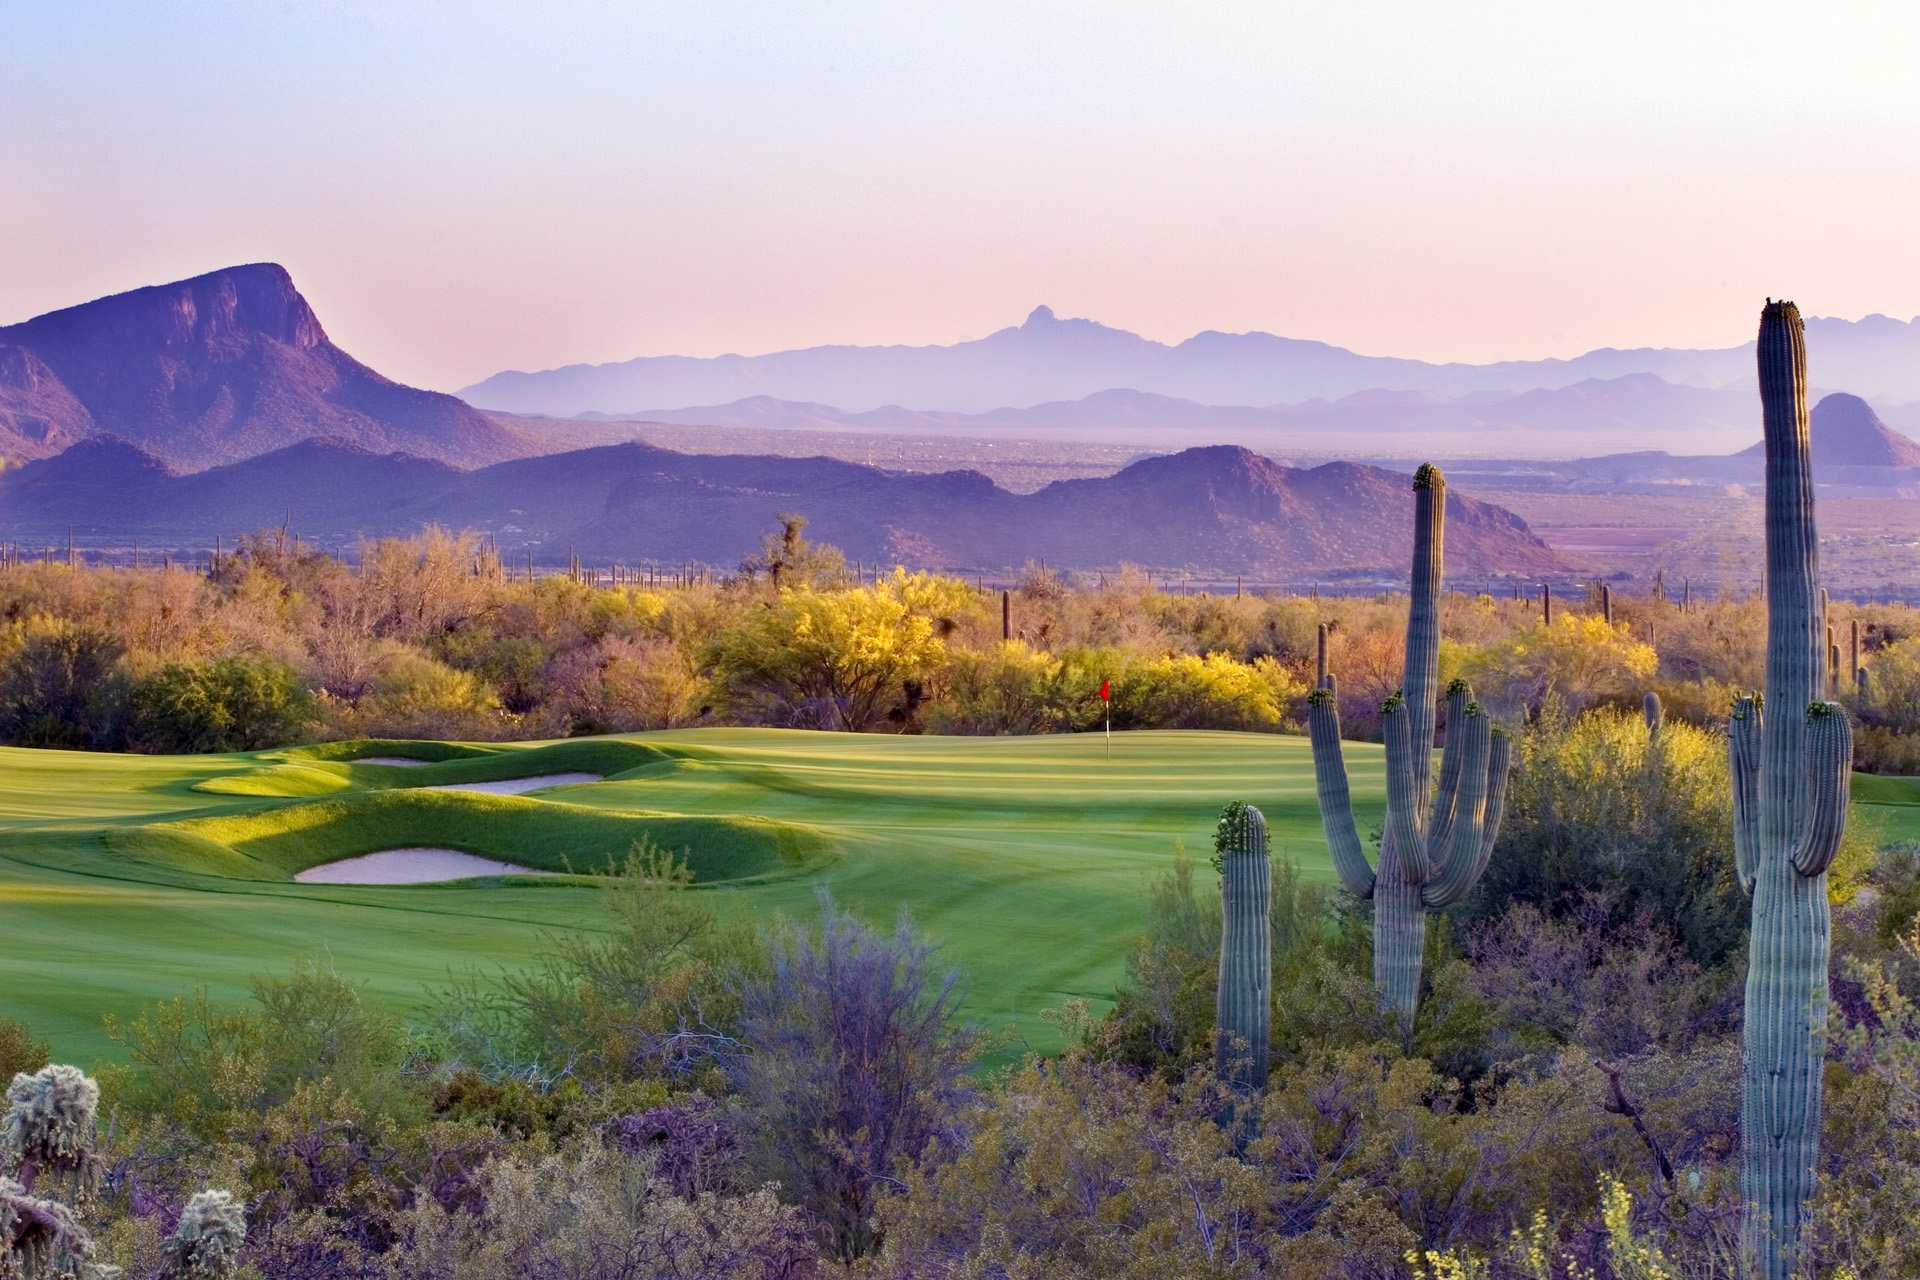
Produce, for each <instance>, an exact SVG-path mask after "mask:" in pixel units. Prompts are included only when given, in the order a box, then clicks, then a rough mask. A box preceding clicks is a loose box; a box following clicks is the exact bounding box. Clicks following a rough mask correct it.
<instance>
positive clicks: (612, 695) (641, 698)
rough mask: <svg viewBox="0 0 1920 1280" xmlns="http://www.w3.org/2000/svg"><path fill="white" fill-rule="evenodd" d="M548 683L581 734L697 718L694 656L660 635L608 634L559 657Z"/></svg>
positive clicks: (697, 676) (661, 726) (559, 706)
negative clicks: (643, 636)
mask: <svg viewBox="0 0 1920 1280" xmlns="http://www.w3.org/2000/svg"><path fill="white" fill-rule="evenodd" d="M545 684H546V686H547V688H548V689H549V690H550V698H551V700H552V703H553V705H554V706H555V709H557V710H558V711H560V712H561V714H563V715H565V716H566V718H567V720H568V722H569V723H570V725H571V726H572V728H573V731H574V732H575V733H624V732H630V731H632V730H636V729H672V728H677V727H679V726H680V725H683V724H686V723H688V722H689V721H690V720H692V719H694V718H696V717H695V712H694V707H695V705H696V704H697V702H698V699H699V695H700V693H701V690H702V687H703V684H702V681H701V679H700V673H699V670H698V665H697V663H696V661H695V659H694V656H693V655H692V654H691V653H689V652H688V651H687V650H685V649H682V648H681V647H679V646H677V645H675V644H673V643H672V642H671V641H667V640H660V639H627V638H623V637H619V636H608V637H605V638H602V639H600V640H596V641H594V642H593V643H592V644H590V645H588V646H586V647H584V648H580V649H574V650H572V651H570V652H568V653H565V654H562V655H560V656H559V657H556V658H555V659H554V660H553V662H552V663H551V664H550V665H549V666H548V668H547V671H546V675H545Z"/></svg>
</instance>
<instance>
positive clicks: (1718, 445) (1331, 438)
mask: <svg viewBox="0 0 1920 1280" xmlns="http://www.w3.org/2000/svg"><path fill="white" fill-rule="evenodd" d="M597 416H598V415H597ZM1759 419H1760V397H1759V394H1758V393H1757V392H1756V391H1755V390H1754V388H1753V387H1752V385H1751V380H1749V382H1748V383H1747V384H1742V385H1736V386H1731V387H1723V388H1707V387H1689V386H1678V385H1675V384H1673V383H1670V382H1667V381H1666V380H1665V379H1663V378H1660V377H1659V376H1657V375H1655V374H1650V373H1637V374H1628V375H1625V376H1623V377H1619V378H1610V379H1597V378H1596V379H1589V380H1587V381H1584V382H1577V383H1574V384H1572V385H1571V386H1566V387H1556V388H1552V389H1550V390H1539V391H1527V392H1520V393H1516V394H1509V393H1505V392H1475V393H1470V394H1467V395H1463V396H1449V395H1446V394H1444V393H1442V392H1437V391H1387V390H1369V391H1360V392H1355V393H1354V394H1353V395H1350V396H1344V397H1342V398H1341V399H1339V400H1335V401H1327V400H1310V401H1307V402H1305V403H1303V404H1297V405H1278V406H1274V407H1270V408H1252V407H1244V406H1241V407H1236V406H1225V405H1205V404H1198V403H1196V402H1194V401H1192V400H1184V399H1180V398H1178V397H1174V396H1163V395H1157V394H1155V393H1153V392H1147V391H1126V390H1109V391H1099V392H1095V393H1094V394H1093V395H1090V396H1087V397H1085V398H1084V399H1080V400H1068V401H1057V402H1053V403H1048V404H1038V405H1034V406H1033V407H1032V408H1027V409H1013V408H1008V409H995V410H992V411H990V412H987V413H937V412H931V411H925V410H914V409H903V408H901V407H899V406H898V405H887V406H885V407H883V408H879V409H871V410H868V411H866V412H864V413H850V412H847V411H845V410H842V409H837V408H835V407H834V406H832V405H826V404H818V403H797V402H793V401H787V400H777V399H774V398H773V397H771V396H754V397H750V398H748V399H745V400H739V401H735V402H734V403H733V404H727V405H705V406H700V407H696V408H690V409H669V410H654V411H648V412H645V413H639V414H634V415H632V416H631V418H630V419H628V420H630V421H644V422H663V423H673V424H684V425H696V426H714V427H768V428H780V429H787V430H837V431H870V432H880V433H886V434H894V435H964V436H979V437H992V436H1027V437H1035V436H1039V437H1046V438H1058V439H1082V440H1096V439H1100V440H1113V439H1122V440H1124V439H1137V440H1142V441H1152V442H1155V443H1159V444H1162V445H1166V446H1175V447H1177V446H1178V445H1181V444H1201V443H1219V442H1235V443H1240V444H1246V445H1249V446H1251V447H1253V448H1255V449H1267V450H1273V451H1279V450H1285V451H1289V452H1293V451H1317V452H1328V453H1347V454H1350V455H1357V456H1363V457H1364V456H1380V455H1382V454H1386V455H1390V456H1397V455H1403V454H1407V453H1422V452H1424V453H1431V454H1466V453H1489V452H1491V453H1497V454H1500V455H1501V456H1524V455H1537V456H1551V457H1561V458H1565V457H1571V456H1575V455H1578V454H1582V453H1595V452H1605V451H1616V450H1617V451H1625V450H1631V449H1643V448H1648V447H1651V446H1659V445H1667V444H1671V443H1672V442H1673V439H1674V436H1675V433H1676V432H1684V433H1686V435H1687V437H1688V442H1689V443H1690V444H1691V445H1692V446H1693V447H1694V448H1695V449H1697V450H1698V451H1700V452H1702V453H1708V452H1714V451H1718V450H1727V451H1731V450H1733V449H1735V448H1737V447H1739V445H1740V444H1741V442H1743V441H1745V440H1748V439H1750V438H1751V437H1752V435H1753V430H1754V424H1755V423H1757V422H1758V421H1759ZM525 429H526V430H527V431H529V432H535V431H538V430H539V428H538V427H536V426H534V425H532V424H528V425H527V426H526V427H525Z"/></svg>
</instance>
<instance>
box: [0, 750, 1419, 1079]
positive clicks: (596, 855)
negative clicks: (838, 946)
mask: <svg viewBox="0 0 1920 1280" xmlns="http://www.w3.org/2000/svg"><path fill="white" fill-rule="evenodd" d="M1349 755H1350V758H1351V760H1352V767H1353V772H1354V784H1355V794H1356V797H1357V799H1358V801H1359V803H1360V804H1361V806H1362V807H1363V808H1366V807H1368V806H1372V807H1374V808H1376V809H1377V807H1378V806H1379V805H1380V803H1381V797H1382V780H1381V754H1380V749H1379V748H1378V747H1373V746H1367V745H1363V744H1354V745H1353V746H1351V747H1350V748H1349ZM356 756H383V757H391V756H399V757H409V756H410V757H413V758H416V759H421V760H426V761H430V762H431V763H427V764H424V765H420V766H413V767H407V766H400V765H392V764H373V763H369V764H359V763H353V758H354V757H356ZM570 771H586V772H593V773H600V774H602V775H604V778H605V780H604V781H601V782H593V783H583V784H576V785H570V786H564V787H556V788H553V789H552V790H550V791H541V792H533V793H530V794H529V795H527V796H511V797H508V796H493V795H475V794H470V793H465V792H448V791H435V792H425V791H420V790H417V788H421V787H427V786H436V785H445V784H448V783H470V782H476V781H489V780H502V779H510V778H517V777H525V776H533V775H547V774H555V773H563V772H570ZM1236 799H1238V800H1247V801H1249V802H1252V803H1254V804H1257V805H1259V806H1260V808H1261V809H1263V810H1264V811H1265V813H1266V815H1267V818H1268V821H1269V823H1270V824H1271V827H1272V830H1273V836H1274V844H1275V848H1276V849H1277V850H1284V851H1285V852H1286V853H1288V854H1290V855H1292V856H1293V857H1294V858H1295V859H1296V860H1297V861H1298V862H1299V863H1300V864H1301V866H1302V867H1303V869H1304V870H1305V871H1306V872H1307V873H1308V874H1310V875H1313V876H1317V877H1324V878H1329V879H1330V878H1331V876H1332V869H1331V866H1330V865H1329V863H1328V861H1327V857H1326V849H1325V842H1324V841H1323V839H1322V837H1321V835H1320V830H1319V817H1318V810H1317V809H1316V807H1315V803H1314V796H1313V779H1312V766H1311V762H1310V759H1309V755H1308V749H1307V743H1306V740H1305V739H1304V738H1295V737H1285V736H1276V735H1270V734H1236V733H1178V732H1166V733H1122V734H1115V735H1114V738H1113V744H1112V757H1111V759H1109V758H1108V755H1107V747H1106V744H1105V743H1104V742H1103V741H1102V739H1101V738H1100V737H1099V736H1098V735H1073V736H1066V735H1061V736H1044V737H1033V738H944V737H898V736H891V735H865V734H860V735H854V734H835V733H807V732H797V731H785V730H751V729H707V730H686V731H679V732H669V733H655V734H635V735H627V736H622V737H618V738H602V739H591V740H581V741H569V742H561V743H550V744H548V743H525V744H502V745H462V746H453V745H451V744H437V743H432V744H407V743H396V742H382V743H364V744H354V745H353V746H351V747H344V748H343V747H341V746H339V745H338V744H330V745H328V746H326V747H323V748H315V749H294V750H287V751H271V752H261V753H258V754H254V755H230V756H188V757H162V756H114V755H101V754H90V753H80V752H57V751H28V750H7V749H0V1017H15V1018H25V1019H27V1020H28V1021H30V1022H31V1023H32V1024H33V1026H34V1028H35V1030H36V1032H37V1033H39V1034H41V1035H43V1036H47V1037H50V1038H51V1039H52V1040H53V1041H54V1044H55V1046H56V1049H57V1050H58V1052H59V1053H60V1054H61V1055H63V1056H65V1057H67V1058H71V1059H75V1060H78V1061H81V1062H90V1061H92V1060H94V1059H95V1058H96V1057H100V1056H112V1055H113V1053H114V1052H115V1046H113V1045H112V1044H110V1043H109V1042H108V1041H107V1040H106V1038H105V1036H104V1034H103V1030H102V1025H101V1015H102V1014H103V1013H108V1012H111V1013H115V1014H118V1015H120V1016H122V1017H125V1016H127V1015H129V1014H132V1013H135V1012H137V1011H138V1010H139V1009H140V1008H142V1007H143V1006H144V1005H145V1004H146V1003H147V1002H149V1001H152V1000H154V999H159V998H164V997H169V996H172V995H174V994H175V993H177V992H179V991H181V990H183V989H187V988H190V987H192V986H195V985H196V984H197V985H204V986H205V987H206V988H207V990H208V992H209V993H210V994H211V995H212V996H213V997H214V998H215V999H220V1000H227V1001H235V1000H239V999H242V998H244V992H245V988H246V984H247V981H248V978H249V976H250V975H252V974H255V973H260V972H266V971H276V970H284V969H286V968H288V967H290V966H291V965H292V964H293V963H294V962H295V961H296V960H298V959H299V958H300V957H302V956H305V955H308V954H312V953H316V952H321V953H324V954H326V955H327V956H329V957H331V960H332V962H333V964H334V965H335V966H336V967H337V968H339V969H340V971H341V972H342V973H345V974H348V975H349V976H351V977H353V978H354V979H356V980H358V981H362V982H364V983H365V984H366V989H367V991H368V993H369V994H370V996H371V997H372V998H375V999H377V1000H380V1001H381V1002H383V1003H385V1004H387V1005H388V1006H390V1007H392V1008H395V1009H397V1010H401V1011H406V1010H411V1009H417V1008H418V1007H420V1006H421V1004H422V1002H423V1000H424V999H425V994H424V993H425V989H426V988H428V987H430V986H432V985H434V984H436V983H440V982H443V981H444V980H445V978H446V977H447V975H448V973H449V972H450V971H458V970H464V969H465V968H467V967H468V966H472V965H478V966H480V967H481V968H482V969H483V970H484V969H486V968H489V967H491V966H495V965H503V964H504V965H513V964H517V963H520V962H522V961H524V960H526V959H527V958H528V957H530V956H532V955H533V954H535V953H536V952H538V951H539V950H540V949H541V948H542V946H543V945H544V943H543V939H544V937H545V936H546V935H548V934H550V933H552V932H554V931H556V930H566V929H592V928H596V927H598V926H599V924H600V922H601V919H602V907H601V905H600V903H599V901H598V892H599V891H598V890H597V889H596V888H595V887H593V886H592V885H591V884H590V883H589V882H585V881H583V880H581V879H580V878H578V877H572V876H558V877H553V878H552V879H551V880H547V881H535V880H532V879H530V878H528V877H516V876H506V877H491V878H487V879H482V880H473V881H463V882H459V883H456V884H442V885H405V886H398V885H395V886H344V885H321V884H299V883H295V882H294V881H293V879H292V875H293V873H294V872H295V871H297V870H299V869H302V868H304V867H306V866H311V865H314V864H316V863H320V862H326V861H331V860H334V859H336V858H341V857H346V856H349V855H351V854H357V853H367V852H373V851H375V850H378V849H383V848H389V847H396V846H404V845H422V844H433V845H440V846H445V847H451V848H457V849H462V850H464V851H467V852H472V853H476V854H480V855H482V856H486V857H491V858H498V859H500V860H503V861H509V862H516V863H519V864H521V865H526V866H530V867H537V868H545V869H555V868H560V867H571V868H573V869H575V870H582V871H584V870H590V869H596V868H599V867H602V866H604V865H605V864H606V863H607V861H608V860H609V858H612V857H616V856H618V855H619V854H620V853H622V852H624V850H625V849H626V848H627V847H628V845H629V844H630V843H631V841H632V839H633V838H634V836H635V835H636V834H640V833H645V834H646V835H648V836H649V837H650V838H652V839H654V840H655V841H657V842H658V843H661V844H663V845H665V846H667V847H668V848H670V849H673V850H674V851H676V852H681V851H684V852H685V853H686V854H687V856H688V858H689V860H690V862H691V863H692V864H693V866H694V868H695V871H696V873H697V874H698V875H699V876H700V878H701V879H702V880H703V881H707V882H711V883H713V884H715V885H716V886H718V887H717V888H716V889H715V891H716V892H719V893H722V894H723V895H724V896H725V898H726V900H727V901H729V902H730V903H733V904H735V906H736V907H737V908H739V909H749V910H755V911H761V912H771V911H776V910H778V911H784V912H787V913H788V914H791V915H794V916H806V915H810V914H811V913H812V912H813V911H814V910H815V906H814V901H813V898H814V894H815V891H816V889H817V888H818V887H819V886H822V885H825V886H827V887H829V888H830V889H831V890H832V891H833V894H834V896H835V898H836V899H837V900H838V901H839V902H841V903H842V904H844V905H848V906H851V907H853V908H855V909H857V910H858V911H860V912H861V913H862V914H864V915H865V916H867V917H868V918H869V919H871V920H872V921H873V922H874V923H876V924H879V925H883V926H884V925H888V924H890V923H891V922H892V920H893V918H894V916H895V915H896V914H897V913H898V912H899V911H900V910H901V909H902V908H905V909H906V910H908V911H910V912H911V913H912V914H913V916H914V918H915V919H916V920H917V921H919V923H920V924H921V925H922V926H923V927H924V928H925V929H926V930H927V931H928V932H929V933H930V934H931V935H933V936H934V937H935V938H937V939H938V940H939V941H940V942H941V943H942V944H943V947H944V955H945V956H946V958H947V959H948V960H949V961H950V962H952V963H954V964H956V965H958V966H959V967H960V968H961V969H962V971H963V972H964V975H965V985H966V989H967V992H968V997H967V1003H966V1005H965V1010H966V1012H967V1014H968V1015H969V1016H971V1017H975V1018H978V1019H981V1020H983V1021H985V1022H986V1023H988V1024H989V1025H993V1026H1011V1027H1012V1028H1013V1029H1014V1031H1015V1033H1016V1036H1017V1038H1018V1039H1017V1041H1016V1044H1018V1043H1020V1042H1024V1043H1026V1044H1030V1045H1032V1046H1033V1047H1035V1048H1050V1047H1053V1046H1054V1045H1055V1044H1056V1043H1057V1038H1056V1037H1055V1036H1054V1035H1053V1033H1052V1030H1051V1028H1050V1027H1049V1026H1048V1025H1047V1024H1046V1023H1045V1022H1043V1021H1042V1020H1041V1019H1040V1017H1039V1014H1040V1011H1041V1010H1043V1009H1046V1008H1050V1007H1058V1006H1060V1005H1061V1004H1062V1003H1063V1002H1064V1001H1065V1000H1067V999H1068V998H1070V997H1073V996H1085V997H1088V998H1089V999H1091V1000H1093V1001H1094V1002H1095V1003H1096V1005H1097V1004H1098V1003H1099V1002H1101V1001H1102V1000H1103V999H1104V998H1106V997H1108V996H1110V995H1111V993H1112V991H1113V988H1114V986H1115V984H1116V983H1117V982H1119V981H1120V980H1121V977H1122V975H1123V971H1124V964H1125V958H1126V954H1127V951H1128V949H1129V948H1130V946H1131V945H1132V940H1133V938H1134V936H1135V934H1136V933H1137V932H1138V930H1139V928H1140V925H1141V921H1142V918H1143V908H1142V898H1141V893H1142V889H1143V887H1144V884H1145V881H1146V879H1147V877H1148V876H1149V875H1150V874H1151V873H1152V872H1154V871H1155V870H1156V869H1158V868H1161V867H1164V866H1165V865H1166V864H1167V863H1168V861H1170V859H1171V857H1172V855H1173V852H1174V849H1175V846H1176V842H1179V841H1184V842H1185V844H1186V847H1187V848H1189V849H1191V850H1193V851H1195V852H1196V853H1197V854H1202V855H1204V854H1205V853H1207V852H1208V851H1209V849H1210V842H1211V837H1212V827H1213V821H1214V819H1215V817H1216V816H1217V815H1218V813H1219V811H1220V808H1221V806H1222V805H1224V804H1225V803H1226V802H1228V801H1229V800H1236ZM1364 821H1365V819H1364V817H1363V822H1364ZM1203 875H1206V876H1210V875H1211V873H1209V872H1205V871H1204V868H1203Z"/></svg>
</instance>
